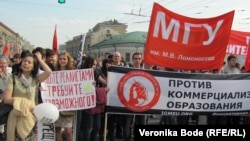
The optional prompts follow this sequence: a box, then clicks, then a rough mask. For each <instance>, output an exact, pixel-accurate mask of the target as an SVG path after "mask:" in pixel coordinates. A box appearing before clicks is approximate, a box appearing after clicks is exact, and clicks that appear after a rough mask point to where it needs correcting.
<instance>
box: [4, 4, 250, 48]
mask: <svg viewBox="0 0 250 141" xmlns="http://www.w3.org/2000/svg"><path fill="white" fill-rule="evenodd" d="M154 2H157V3H159V4H160V5H162V6H164V7H165V8H166V9H169V10H171V11H173V12H175V13H178V14H181V15H185V16H188V17H194V18H208V17H215V16H218V15H221V14H223V13H226V12H229V11H232V10H235V15H234V21H233V26H232V29H234V30H239V31H245V32H250V0H159V1H153V0H66V3H65V4H59V3H58V2H57V0H40V1H39V0H0V13H1V14H0V21H1V22H2V23H4V24H5V25H7V26H8V27H9V28H11V29H12V30H13V31H14V32H16V33H18V34H19V35H20V36H22V37H23V38H25V39H26V40H27V41H30V42H31V44H33V45H35V46H42V47H45V48H51V46H52V39H53V34H54V28H55V25H57V36H58V42H59V44H64V43H65V42H66V41H67V40H71V39H72V38H73V37H74V36H77V35H80V34H83V33H87V32H88V30H89V29H92V28H93V27H94V26H95V25H96V24H97V23H98V22H103V21H107V20H113V19H116V20H118V21H119V22H120V23H124V24H127V25H128V28H127V31H128V32H132V31H148V26H149V20H150V15H151V12H152V7H153V3H154ZM127 13H133V14H135V15H136V14H137V15H139V14H140V15H142V16H135V15H129V14H127Z"/></svg>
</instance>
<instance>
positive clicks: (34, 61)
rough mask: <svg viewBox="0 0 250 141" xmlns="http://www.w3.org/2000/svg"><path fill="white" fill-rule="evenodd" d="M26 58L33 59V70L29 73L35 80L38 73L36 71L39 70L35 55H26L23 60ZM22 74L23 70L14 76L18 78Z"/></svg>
mask: <svg viewBox="0 0 250 141" xmlns="http://www.w3.org/2000/svg"><path fill="white" fill-rule="evenodd" d="M27 57H32V58H33V69H32V71H31V77H32V78H36V77H37V73H38V69H39V63H38V60H37V57H36V56H35V55H33V54H28V55H26V56H25V57H24V58H23V59H25V58H27ZM21 63H22V62H21ZM21 63H20V65H21ZM22 73H23V70H22V69H19V71H18V72H16V75H18V76H19V77H20V76H21V74H22Z"/></svg>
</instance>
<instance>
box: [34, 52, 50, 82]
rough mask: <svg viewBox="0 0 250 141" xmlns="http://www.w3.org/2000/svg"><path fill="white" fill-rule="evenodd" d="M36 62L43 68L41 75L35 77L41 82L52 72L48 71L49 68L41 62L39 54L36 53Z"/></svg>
mask: <svg viewBox="0 0 250 141" xmlns="http://www.w3.org/2000/svg"><path fill="white" fill-rule="evenodd" d="M35 55H36V57H37V60H38V62H39V64H40V66H41V67H42V68H43V72H42V73H41V74H38V75H37V79H38V81H39V82H43V81H44V80H46V79H47V78H48V77H49V76H50V74H51V73H52V70H51V69H50V67H49V66H48V65H47V64H46V63H45V61H43V59H42V55H41V53H40V52H36V53H35Z"/></svg>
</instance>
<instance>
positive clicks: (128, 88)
mask: <svg viewBox="0 0 250 141" xmlns="http://www.w3.org/2000/svg"><path fill="white" fill-rule="evenodd" d="M117 92H118V97H119V99H120V101H121V103H122V104H123V105H124V106H125V108H127V109H129V110H131V111H134V112H144V111H147V110H149V109H151V108H152V107H153V106H154V105H155V104H157V102H158V100H159V98H160V93H161V89H160V85H159V83H158V81H157V80H156V79H155V78H154V76H152V75H151V74H149V73H147V72H145V71H138V70H136V71H130V72H128V73H126V74H125V75H124V76H123V77H122V78H121V79H120V81H119V83H118V87H117Z"/></svg>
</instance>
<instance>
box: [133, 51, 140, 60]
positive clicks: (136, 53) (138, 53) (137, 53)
mask: <svg viewBox="0 0 250 141" xmlns="http://www.w3.org/2000/svg"><path fill="white" fill-rule="evenodd" d="M135 55H141V56H142V53H140V52H135V53H134V54H133V55H132V58H133V59H134V57H135Z"/></svg>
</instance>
